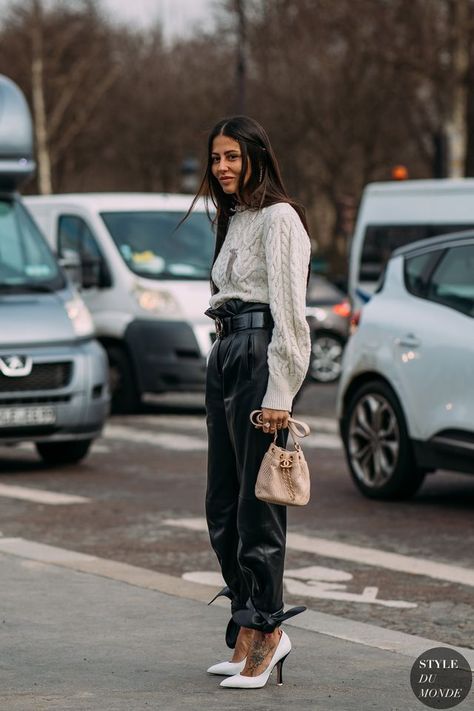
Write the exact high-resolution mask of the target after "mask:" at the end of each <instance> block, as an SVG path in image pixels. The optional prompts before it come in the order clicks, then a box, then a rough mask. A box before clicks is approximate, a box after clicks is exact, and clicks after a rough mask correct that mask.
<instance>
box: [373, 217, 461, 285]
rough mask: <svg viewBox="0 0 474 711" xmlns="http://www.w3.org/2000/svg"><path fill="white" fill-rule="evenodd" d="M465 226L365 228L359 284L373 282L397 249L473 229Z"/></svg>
mask: <svg viewBox="0 0 474 711" xmlns="http://www.w3.org/2000/svg"><path fill="white" fill-rule="evenodd" d="M472 228H473V225H472V224H471V225H468V224H446V225H440V224H438V225H432V224H431V225H430V224H419V225H387V224H380V225H367V227H366V230H365V234H364V242H363V246H362V256H361V262H360V274H359V281H360V282H376V281H377V280H378V279H379V277H380V275H381V274H382V271H383V269H384V267H385V264H386V263H387V260H388V259H389V257H390V255H391V254H392V252H393V251H394V250H395V249H398V247H404V246H405V245H407V244H411V243H412V242H417V241H418V240H420V239H427V238H428V237H436V236H437V235H442V234H448V233H450V232H464V231H465V230H469V229H472Z"/></svg>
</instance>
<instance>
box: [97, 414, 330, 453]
mask: <svg viewBox="0 0 474 711" xmlns="http://www.w3.org/2000/svg"><path fill="white" fill-rule="evenodd" d="M162 422H163V424H165V421H164V420H163V421H162ZM166 425H167V426H170V422H169V421H168V420H166ZM104 436H105V438H106V439H112V440H117V441H123V442H136V443H138V444H148V445H149V446H151V447H161V448H162V449H171V450H177V451H205V450H206V449H207V434H206V431H205V430H204V431H200V432H199V433H196V434H192V435H188V434H183V433H181V432H177V431H176V430H174V431H170V432H163V430H151V429H148V430H143V429H141V430H139V429H137V428H136V427H133V426H130V425H113V424H112V425H107V426H106V428H105V433H104ZM302 444H303V448H306V447H307V448H309V449H312V448H315V449H341V448H342V444H341V440H340V438H339V436H338V435H335V434H330V433H325V432H321V433H314V434H310V435H308V437H305V438H304V440H302Z"/></svg>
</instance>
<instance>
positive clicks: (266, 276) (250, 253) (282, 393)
mask: <svg viewBox="0 0 474 711" xmlns="http://www.w3.org/2000/svg"><path fill="white" fill-rule="evenodd" d="M310 254H311V246H310V241H309V237H308V234H307V233H306V230H305V229H304V227H303V225H302V223H301V220H300V218H299V216H298V213H297V212H296V210H295V209H294V208H293V207H291V205H289V204H288V203H277V204H275V205H271V206H270V207H266V208H263V209H262V210H242V211H239V212H236V213H235V215H234V216H233V217H232V218H231V220H230V223H229V228H228V231H227V234H226V238H225V241H224V244H223V245H222V248H221V251H220V253H219V256H218V258H217V259H216V262H215V264H214V267H213V269H212V279H213V281H214V283H215V284H216V286H217V287H218V288H219V292H218V293H217V294H214V296H212V297H211V300H210V302H209V303H210V305H211V307H216V306H219V305H220V304H222V303H223V302H224V301H227V300H228V299H242V301H253V302H255V301H257V302H261V303H265V304H270V310H271V313H272V316H273V320H274V327H273V334H272V338H271V341H270V343H269V346H268V369H269V378H268V386H267V391H266V393H265V396H264V398H263V401H262V405H261V406H262V407H268V408H272V409H275V410H288V411H291V406H292V402H293V398H294V396H295V395H296V393H297V392H298V390H299V388H300V386H301V384H302V382H303V380H304V377H305V375H306V371H307V370H308V365H309V358H310V352H311V338H310V332H309V326H308V322H307V321H306V317H305V309H306V278H307V274H308V266H309V260H310Z"/></svg>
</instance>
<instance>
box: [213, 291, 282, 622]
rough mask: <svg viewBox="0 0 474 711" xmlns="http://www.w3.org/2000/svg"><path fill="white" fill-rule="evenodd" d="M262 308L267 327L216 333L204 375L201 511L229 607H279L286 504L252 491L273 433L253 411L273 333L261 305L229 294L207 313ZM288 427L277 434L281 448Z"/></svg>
mask: <svg viewBox="0 0 474 711" xmlns="http://www.w3.org/2000/svg"><path fill="white" fill-rule="evenodd" d="M252 311H260V312H267V313H268V315H269V317H270V318H269V320H270V325H269V326H267V327H262V328H248V329H247V328H246V329H244V330H238V331H233V332H230V333H228V334H227V335H224V336H223V337H220V338H217V340H216V341H215V343H214V344H213V346H212V349H211V352H210V355H209V361H208V367H207V376H206V410H207V431H208V443H209V450H208V477H207V492H206V517H207V524H208V528H209V536H210V540H211V545H212V547H213V549H214V551H215V553H216V555H217V558H218V560H219V563H220V566H221V570H222V575H223V578H224V580H225V582H226V584H227V585H228V587H229V588H230V592H231V594H232V612H235V611H237V610H239V609H244V608H245V607H246V606H248V603H249V601H250V603H251V604H252V605H253V607H254V608H255V609H256V610H259V611H263V612H267V613H274V612H277V611H279V610H281V609H282V607H283V569H284V559H285V543H286V507H285V506H279V505H276V504H267V503H264V502H263V501H259V500H258V499H257V498H256V497H255V491H254V490H255V481H256V478H257V474H258V470H259V467H260V464H261V461H262V459H263V456H264V454H265V452H266V450H267V449H268V447H269V445H270V443H271V441H272V438H273V434H271V435H270V434H267V433H264V432H263V431H262V430H261V429H256V428H255V427H254V425H252V423H251V422H250V419H249V416H250V413H251V412H252V410H257V409H260V408H261V404H262V400H263V397H264V395H265V392H266V388H267V382H268V365H267V350H268V344H269V342H270V339H271V335H272V324H273V322H272V320H271V314H270V308H269V306H268V304H262V303H257V302H244V301H241V300H240V299H231V300H228V301H226V302H225V303H224V304H222V305H221V306H219V307H217V308H215V309H208V311H207V312H206V313H207V314H208V315H210V316H211V317H213V318H216V317H218V318H219V319H222V318H224V319H225V318H226V317H229V316H236V315H240V314H244V313H249V312H252ZM287 437H288V430H280V431H279V432H278V437H277V443H278V444H279V445H280V446H282V447H285V446H286V441H287Z"/></svg>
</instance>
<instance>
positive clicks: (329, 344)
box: [308, 331, 345, 384]
mask: <svg viewBox="0 0 474 711" xmlns="http://www.w3.org/2000/svg"><path fill="white" fill-rule="evenodd" d="M344 346H345V341H344V339H343V338H341V337H340V336H339V335H338V334H337V333H333V332H332V331H314V332H313V334H312V338H311V360H310V364H309V371H308V377H309V378H310V379H311V380H312V381H313V382H314V383H323V384H326V383H335V382H337V381H338V380H339V377H340V375H341V363H342V354H343V352H344Z"/></svg>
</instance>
